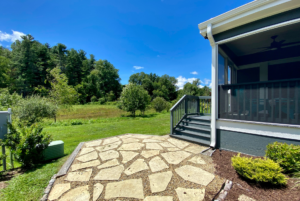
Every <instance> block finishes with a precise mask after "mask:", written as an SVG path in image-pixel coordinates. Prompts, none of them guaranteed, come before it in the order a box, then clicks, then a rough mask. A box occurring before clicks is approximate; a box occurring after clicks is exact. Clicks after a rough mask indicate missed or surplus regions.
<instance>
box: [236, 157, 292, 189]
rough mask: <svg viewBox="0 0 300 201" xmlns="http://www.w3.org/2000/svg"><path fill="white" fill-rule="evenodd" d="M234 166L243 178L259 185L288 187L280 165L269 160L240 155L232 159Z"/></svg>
mask: <svg viewBox="0 0 300 201" xmlns="http://www.w3.org/2000/svg"><path fill="white" fill-rule="evenodd" d="M231 161H232V166H233V167H234V169H235V170H236V171H237V173H238V174H239V175H241V176H242V177H244V178H246V179H249V180H252V181H255V182H257V183H270V184H273V185H286V184H287V178H286V177H285V176H284V174H282V173H281V172H282V168H281V167H280V166H279V164H278V163H276V162H274V161H272V160H271V159H268V158H264V159H261V158H255V159H253V158H248V157H241V156H240V154H238V155H237V156H234V157H232V158H231Z"/></svg>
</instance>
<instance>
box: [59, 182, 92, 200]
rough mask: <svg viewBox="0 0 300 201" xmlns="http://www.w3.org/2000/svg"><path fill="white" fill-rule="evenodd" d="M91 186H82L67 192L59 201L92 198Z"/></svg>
mask: <svg viewBox="0 0 300 201" xmlns="http://www.w3.org/2000/svg"><path fill="white" fill-rule="evenodd" d="M88 189H89V186H88V185H86V186H80V187H78V188H74V189H72V190H70V191H69V192H67V193H66V194H65V195H63V196H62V198H61V199H60V200H59V201H70V200H72V201H75V200H76V201H86V200H90V193H89V191H88Z"/></svg>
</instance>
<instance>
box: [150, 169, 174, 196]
mask: <svg viewBox="0 0 300 201" xmlns="http://www.w3.org/2000/svg"><path fill="white" fill-rule="evenodd" d="M148 177H149V181H150V188H151V192H152V193H156V192H162V191H164V190H166V188H167V186H168V184H169V182H170V181H171V178H172V171H168V172H162V173H155V174H151V175H149V176H148Z"/></svg>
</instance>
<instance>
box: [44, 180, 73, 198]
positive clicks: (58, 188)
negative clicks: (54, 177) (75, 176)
mask: <svg viewBox="0 0 300 201" xmlns="http://www.w3.org/2000/svg"><path fill="white" fill-rule="evenodd" d="M70 189H71V184H70V183H67V184H56V185H55V186H54V187H53V188H52V190H51V192H50V194H49V197H48V199H49V200H56V199H58V198H59V197H60V196H61V195H62V194H64V193H65V192H67V191H68V190H70Z"/></svg>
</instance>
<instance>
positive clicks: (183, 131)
mask: <svg viewBox="0 0 300 201" xmlns="http://www.w3.org/2000/svg"><path fill="white" fill-rule="evenodd" d="M174 132H175V133H177V134H182V135H185V134H187V135H194V136H198V137H203V138H209V139H210V134H204V133H200V132H194V131H188V130H180V129H175V130H174Z"/></svg>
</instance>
